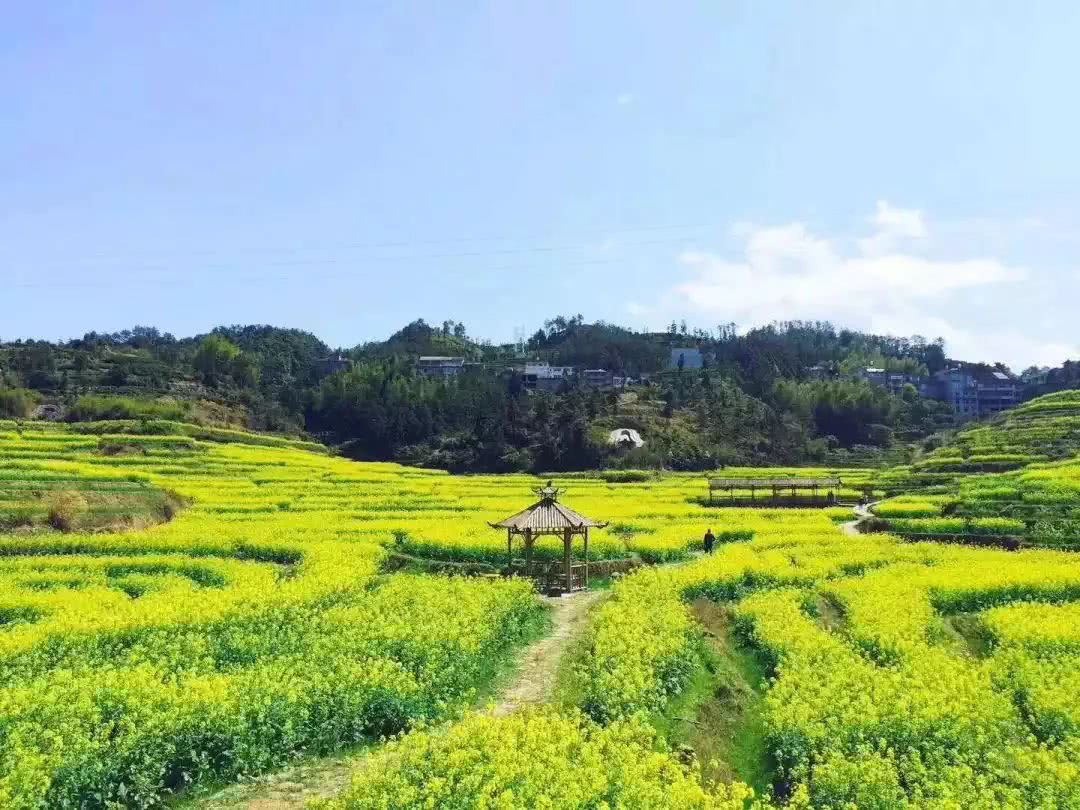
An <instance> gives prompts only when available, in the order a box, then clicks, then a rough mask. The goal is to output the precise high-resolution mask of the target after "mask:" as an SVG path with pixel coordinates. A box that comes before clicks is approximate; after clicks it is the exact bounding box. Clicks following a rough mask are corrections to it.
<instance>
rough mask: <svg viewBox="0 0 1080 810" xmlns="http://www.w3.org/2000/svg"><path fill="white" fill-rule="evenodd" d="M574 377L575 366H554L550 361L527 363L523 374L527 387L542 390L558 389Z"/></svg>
mask: <svg viewBox="0 0 1080 810" xmlns="http://www.w3.org/2000/svg"><path fill="white" fill-rule="evenodd" d="M573 377H574V367H573V366H552V365H549V364H548V363H526V364H525V371H524V373H523V374H522V380H523V382H524V383H525V387H526V388H529V389H532V390H540V391H556V390H558V389H559V387H560V386H562V384H563V383H564V382H566V381H568V380H571V379H573Z"/></svg>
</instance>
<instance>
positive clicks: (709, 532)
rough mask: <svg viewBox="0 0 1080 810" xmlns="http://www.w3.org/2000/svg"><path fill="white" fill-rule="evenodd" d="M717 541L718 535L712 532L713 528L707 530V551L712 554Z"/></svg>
mask: <svg viewBox="0 0 1080 810" xmlns="http://www.w3.org/2000/svg"><path fill="white" fill-rule="evenodd" d="M715 542H716V536H715V535H714V534H713V533H712V529H706V530H705V553H706V554H712V547H713V544H714V543H715Z"/></svg>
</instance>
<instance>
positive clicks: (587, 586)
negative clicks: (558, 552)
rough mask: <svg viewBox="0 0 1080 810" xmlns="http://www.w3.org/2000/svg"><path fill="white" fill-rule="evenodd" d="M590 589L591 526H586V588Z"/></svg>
mask: <svg viewBox="0 0 1080 810" xmlns="http://www.w3.org/2000/svg"><path fill="white" fill-rule="evenodd" d="M588 589H589V527H588V526H586V527H585V590H588Z"/></svg>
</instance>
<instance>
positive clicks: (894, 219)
mask: <svg viewBox="0 0 1080 810" xmlns="http://www.w3.org/2000/svg"><path fill="white" fill-rule="evenodd" d="M869 220H870V222H871V223H872V224H873V225H874V228H875V232H874V233H873V234H872V235H870V236H868V237H866V238H864V239H860V240H859V249H860V250H861V251H862V252H863V253H865V254H867V255H868V256H880V255H882V254H884V253H888V252H890V251H892V250H895V249H896V248H897V247H898V246H899V245H900V244H902V243H903V242H905V241H910V240H921V239H925V238H926V221H925V220H924V218H923V213H922V211H919V210H918V209H916V208H897V207H896V206H893V205H890V204H889V203H888V201H886V200H878V202H877V211H875V212H874V215H873V216H872V217H869Z"/></svg>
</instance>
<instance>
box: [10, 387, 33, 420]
mask: <svg viewBox="0 0 1080 810" xmlns="http://www.w3.org/2000/svg"><path fill="white" fill-rule="evenodd" d="M40 401H41V397H40V396H39V395H38V394H37V393H36V392H35V391H28V390H27V389H25V388H0V417H8V418H15V419H25V418H26V417H28V416H29V415H30V414H31V413H33V411H34V408H36V407H37V404H38V402H40Z"/></svg>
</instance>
